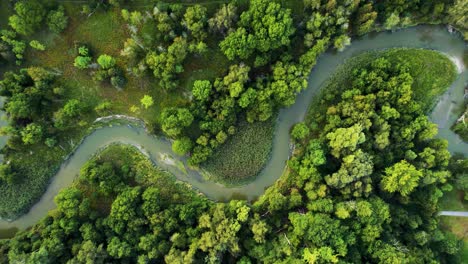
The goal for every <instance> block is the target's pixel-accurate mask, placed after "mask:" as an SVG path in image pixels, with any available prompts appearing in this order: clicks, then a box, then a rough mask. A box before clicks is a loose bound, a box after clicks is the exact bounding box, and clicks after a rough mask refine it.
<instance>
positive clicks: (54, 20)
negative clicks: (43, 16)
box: [47, 6, 68, 34]
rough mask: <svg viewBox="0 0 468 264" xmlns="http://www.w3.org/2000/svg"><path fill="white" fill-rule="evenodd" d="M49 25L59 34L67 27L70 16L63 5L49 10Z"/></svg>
mask: <svg viewBox="0 0 468 264" xmlns="http://www.w3.org/2000/svg"><path fill="white" fill-rule="evenodd" d="M47 25H48V26H49V29H50V30H51V31H52V32H54V33H56V34H59V33H60V32H62V31H63V30H64V29H65V28H66V27H67V25H68V17H67V16H66V15H65V9H64V8H63V6H59V8H58V9H57V10H52V11H50V12H49V15H47Z"/></svg>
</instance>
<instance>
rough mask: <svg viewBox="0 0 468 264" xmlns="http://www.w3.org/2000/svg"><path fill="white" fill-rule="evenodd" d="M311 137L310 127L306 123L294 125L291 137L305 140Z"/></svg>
mask: <svg viewBox="0 0 468 264" xmlns="http://www.w3.org/2000/svg"><path fill="white" fill-rule="evenodd" d="M308 135H309V127H307V125H306V124H305V123H304V122H301V123H297V124H296V125H294V127H293V129H292V131H291V136H292V137H293V138H294V139H296V140H300V139H304V138H306V137H307V136H308Z"/></svg>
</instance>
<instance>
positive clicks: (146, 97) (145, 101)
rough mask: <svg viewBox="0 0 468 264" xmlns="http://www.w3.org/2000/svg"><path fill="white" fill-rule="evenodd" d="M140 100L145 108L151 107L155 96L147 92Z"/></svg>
mask: <svg viewBox="0 0 468 264" xmlns="http://www.w3.org/2000/svg"><path fill="white" fill-rule="evenodd" d="M140 102H141V105H142V106H143V107H144V108H145V109H148V108H150V107H151V106H152V105H153V104H154V101H153V97H151V96H149V95H146V94H145V95H144V96H143V98H141V100H140Z"/></svg>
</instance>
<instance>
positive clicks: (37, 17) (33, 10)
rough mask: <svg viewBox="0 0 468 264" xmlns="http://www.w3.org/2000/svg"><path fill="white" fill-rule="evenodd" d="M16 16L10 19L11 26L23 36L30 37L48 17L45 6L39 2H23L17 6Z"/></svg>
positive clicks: (30, 0)
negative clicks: (46, 16)
mask: <svg viewBox="0 0 468 264" xmlns="http://www.w3.org/2000/svg"><path fill="white" fill-rule="evenodd" d="M15 11H16V14H15V15H12V16H11V17H10V18H9V24H10V26H11V27H12V28H13V29H14V30H15V31H16V32H18V33H20V34H22V35H30V34H31V33H33V32H34V30H36V29H37V28H38V27H39V26H40V25H41V22H42V20H43V19H44V17H45V15H46V10H45V8H44V6H43V5H42V4H41V3H40V2H39V1H37V0H22V1H18V2H17V3H16V4H15Z"/></svg>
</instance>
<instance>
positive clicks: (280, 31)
mask: <svg viewBox="0 0 468 264" xmlns="http://www.w3.org/2000/svg"><path fill="white" fill-rule="evenodd" d="M293 33H294V28H293V24H292V18H291V11H290V10H289V9H284V8H282V7H281V5H280V4H278V3H276V2H272V1H267V0H254V1H250V4H249V9H248V10H247V11H245V12H243V13H242V14H241V16H240V21H239V27H238V28H237V30H236V31H235V32H232V33H230V34H229V35H228V36H227V37H226V38H225V39H224V40H223V41H222V42H221V43H220V47H221V50H222V51H223V52H224V54H225V55H226V56H227V57H228V58H229V59H230V60H233V59H235V58H241V59H246V58H248V57H250V56H251V55H252V54H253V53H254V52H258V55H257V56H261V55H262V53H267V52H270V51H273V50H275V49H278V48H280V47H281V46H287V45H289V43H290V36H291V35H292V34H293ZM257 58H258V57H257ZM261 64H263V65H264V64H265V63H261ZM259 66H262V65H259Z"/></svg>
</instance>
